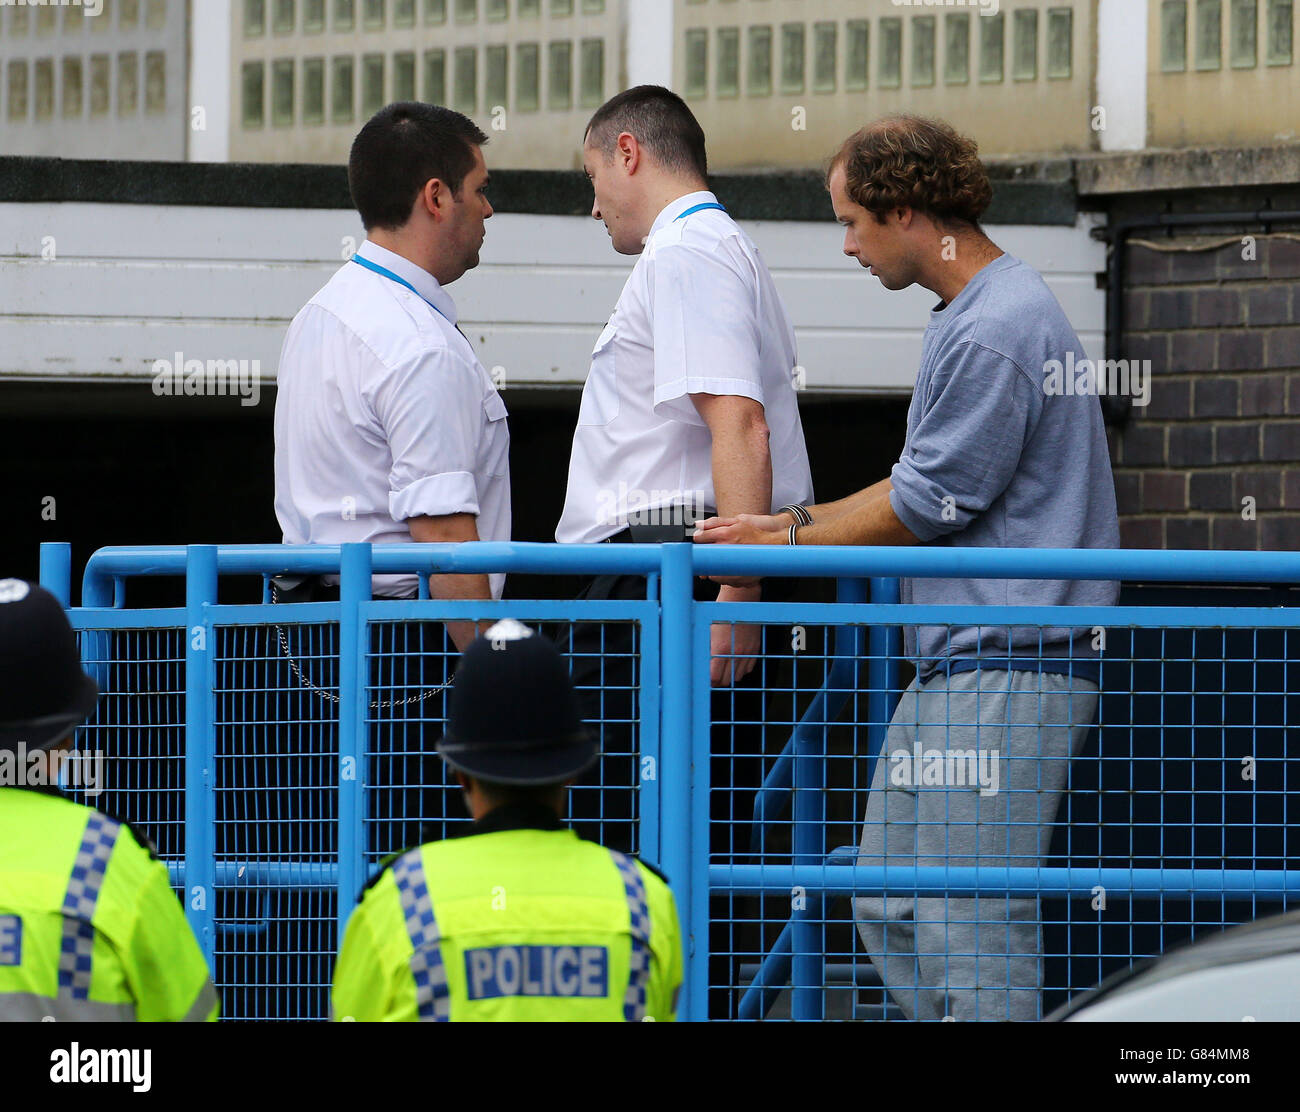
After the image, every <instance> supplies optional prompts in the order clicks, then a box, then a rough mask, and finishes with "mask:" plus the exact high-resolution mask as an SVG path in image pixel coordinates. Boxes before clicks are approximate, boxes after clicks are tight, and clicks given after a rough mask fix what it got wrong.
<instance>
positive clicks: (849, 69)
mask: <svg viewBox="0 0 1300 1112" xmlns="http://www.w3.org/2000/svg"><path fill="white" fill-rule="evenodd" d="M844 35H845V38H846V39H847V40H848V42H847V43H846V44H845V50H844V87H845V88H846V89H848V90H850V91H854V92H856V91H858V90H861V89H865V88H866V87H867V76H868V71H869V69H870V67H871V62H870V58H871V24H870V23H869V22H867V20H865V19H850V20H849V21H848V23H847V24H845V27H844Z"/></svg>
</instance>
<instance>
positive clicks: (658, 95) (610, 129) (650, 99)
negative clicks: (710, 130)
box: [585, 85, 709, 178]
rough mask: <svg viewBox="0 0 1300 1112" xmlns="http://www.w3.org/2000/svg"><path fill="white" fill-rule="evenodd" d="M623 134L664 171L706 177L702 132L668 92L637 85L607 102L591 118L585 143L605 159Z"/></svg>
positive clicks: (667, 90)
mask: <svg viewBox="0 0 1300 1112" xmlns="http://www.w3.org/2000/svg"><path fill="white" fill-rule="evenodd" d="M625 131H626V132H628V133H629V134H630V135H634V136H635V137H636V141H637V142H638V143H640V144H641V146H643V147H645V149H646V150H648V151H649V152H650V153H651V154H652V155H653V156H654V157H655V159H656V160H657V161H658V162H659V164H660V165H661V166H663V167H664V168H665V169H666V170H672V171H675V172H676V173H680V174H691V173H693V174H698V175H699V176H700V177H701V178H705V177H708V173H709V156H708V153H707V152H706V151H705V147H704V129H703V128H702V127H700V122H699V120H697V119H696V118H695V114H694V113H693V112H692V111H691V110H690V108H688V107H687V105H686V102H685V101H684V100H682V98H681V97H679V96H678V95H677V94H676V93H674V92H673V91H672V90H671V89H665V88H664V87H663V86H662V85H638V86H637V87H636V88H635V89H628V90H627V91H626V92H623V93H619V94H618V96H616V97H612V98H610V99H609V100H607V101H606V102H605V103H604V104H603V105H602V106H601V107H600V108H599V109H597V111H596V114H595V115H594V116H592V117H591V123H589V124H588V125H587V132H586V137H585V141H586V142H588V143H590V144H591V145H592V146H593V147H595V148H596V149H597V150H598V151H602V152H604V153H605V154H606V155H607V156H608V154H609V153H610V152H611V151H612V149H613V147H614V143H615V142H616V141H617V139H618V137H619V136H620V135H621V134H622V133H623V132H625Z"/></svg>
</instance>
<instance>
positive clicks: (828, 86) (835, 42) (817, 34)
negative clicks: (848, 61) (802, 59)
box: [813, 23, 840, 93]
mask: <svg viewBox="0 0 1300 1112" xmlns="http://www.w3.org/2000/svg"><path fill="white" fill-rule="evenodd" d="M839 32H840V28H839V24H838V23H815V24H813V91H814V92H817V93H833V92H835V90H836V88H837V87H838V85H839V73H838V70H839V47H840V42H839Z"/></svg>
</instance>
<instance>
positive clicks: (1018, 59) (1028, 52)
mask: <svg viewBox="0 0 1300 1112" xmlns="http://www.w3.org/2000/svg"><path fill="white" fill-rule="evenodd" d="M1014 17H1015V18H1014V20H1013V21H1012V25H1011V26H1012V51H1013V53H1012V63H1011V66H1012V68H1011V76H1012V77H1014V78H1015V79H1016V80H1017V81H1035V80H1037V79H1038V9H1037V8H1017V9H1016V10H1015V12H1014Z"/></svg>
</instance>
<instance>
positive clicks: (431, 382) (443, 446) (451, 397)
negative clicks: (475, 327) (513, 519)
mask: <svg viewBox="0 0 1300 1112" xmlns="http://www.w3.org/2000/svg"><path fill="white" fill-rule="evenodd" d="M483 392H484V385H483V382H482V379H481V377H480V376H479V374H478V373H477V371H476V370H475V369H474V368H473V367H471V366H470V365H469V364H468V363H467V362H465V361H464V360H463V359H461V358H460V357H459V356H457V355H455V354H454V353H452V352H450V351H446V350H440V351H433V352H429V353H427V354H425V355H423V356H421V357H420V358H418V359H414V360H412V361H410V362H409V363H404V364H402V365H400V366H398V367H396V368H394V369H392V370H391V371H390V372H389V373H388V374H387V376H386V377H385V381H384V383H383V385H382V386H381V388H380V389H379V390H378V391H377V392H376V394H375V398H374V408H375V416H376V417H377V418H378V420H379V423H380V425H381V427H382V428H383V431H384V437H385V439H386V440H387V443H388V447H389V451H390V452H391V453H392V467H391V469H390V471H389V473H388V488H389V489H388V508H389V512H390V513H391V514H392V515H393V520H394V521H406V520H408V519H409V518H412V517H419V516H421V515H428V516H430V517H440V516H443V515H445V514H475V515H477V514H478V512H479V491H478V488H477V484H476V482H475V478H474V474H475V462H476V460H477V458H478V453H479V449H480V445H481V442H482V436H483V426H484V423H485V414H484V408H483Z"/></svg>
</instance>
